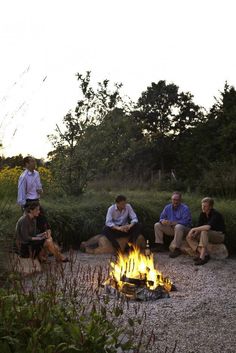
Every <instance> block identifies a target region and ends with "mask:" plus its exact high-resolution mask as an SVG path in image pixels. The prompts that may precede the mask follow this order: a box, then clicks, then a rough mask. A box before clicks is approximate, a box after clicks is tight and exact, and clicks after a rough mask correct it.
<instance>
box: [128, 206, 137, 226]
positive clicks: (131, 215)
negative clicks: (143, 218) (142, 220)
mask: <svg viewBox="0 0 236 353" xmlns="http://www.w3.org/2000/svg"><path fill="white" fill-rule="evenodd" d="M127 207H128V210H129V218H130V224H129V228H131V227H133V226H134V225H135V224H136V223H138V217H137V215H136V213H135V212H134V209H133V207H132V206H131V205H127Z"/></svg>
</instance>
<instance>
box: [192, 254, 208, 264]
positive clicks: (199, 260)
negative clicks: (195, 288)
mask: <svg viewBox="0 0 236 353" xmlns="http://www.w3.org/2000/svg"><path fill="white" fill-rule="evenodd" d="M209 260H210V256H209V255H206V256H205V258H204V259H201V258H199V259H198V260H197V261H195V263H194V265H195V266H202V265H205V264H206V263H207V262H208V261H209Z"/></svg>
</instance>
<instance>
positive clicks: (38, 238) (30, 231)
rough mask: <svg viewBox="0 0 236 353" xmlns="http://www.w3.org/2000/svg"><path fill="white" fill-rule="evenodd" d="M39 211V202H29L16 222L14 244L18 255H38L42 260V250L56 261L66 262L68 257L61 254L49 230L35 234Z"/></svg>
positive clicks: (34, 256)
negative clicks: (51, 255)
mask: <svg viewBox="0 0 236 353" xmlns="http://www.w3.org/2000/svg"><path fill="white" fill-rule="evenodd" d="M39 213H40V205H39V203H38V202H31V203H30V204H29V205H28V206H27V207H26V208H25V213H24V215H23V216H22V217H21V218H20V219H19V220H18V222H17V224H16V244H17V248H18V251H19V255H20V256H22V257H33V258H36V257H38V258H39V260H40V261H42V260H44V257H43V255H44V251H48V252H50V253H52V254H53V255H54V256H55V257H56V260H57V261H60V262H67V261H68V258H65V257H64V256H63V255H62V254H61V252H60V250H59V248H58V246H57V245H56V244H55V243H54V242H53V240H52V237H51V231H50V230H47V231H45V232H43V233H40V234H37V231H36V218H37V217H38V215H39Z"/></svg>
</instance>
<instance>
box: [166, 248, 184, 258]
mask: <svg viewBox="0 0 236 353" xmlns="http://www.w3.org/2000/svg"><path fill="white" fill-rule="evenodd" d="M181 254H182V251H181V250H180V249H179V248H175V250H174V251H172V252H171V253H170V255H169V257H171V258H172V259H174V258H175V257H178V256H179V255H181Z"/></svg>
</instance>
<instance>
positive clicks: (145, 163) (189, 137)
mask: <svg viewBox="0 0 236 353" xmlns="http://www.w3.org/2000/svg"><path fill="white" fill-rule="evenodd" d="M77 78H78V82H79V85H80V88H81V97H80V99H79V101H78V103H77V106H76V109H75V110H74V111H70V112H68V114H67V115H66V116H65V117H64V121H63V126H62V127H59V126H57V132H56V134H55V135H53V136H50V138H51V141H52V143H53V147H54V149H53V151H52V152H50V153H49V157H50V161H51V167H52V169H53V171H54V174H55V176H56V177H57V178H58V179H59V180H60V183H61V184H62V185H63V187H64V189H65V190H66V191H67V192H68V193H73V194H79V193H81V192H82V191H83V190H84V189H85V188H86V185H87V182H88V181H89V180H92V179H99V178H106V177H108V176H111V175H113V176H114V177H116V178H126V179H127V178H130V179H132V178H136V177H137V175H139V176H140V175H141V176H142V177H143V180H149V179H150V178H151V176H152V177H153V175H156V174H157V173H158V171H159V170H161V171H162V174H161V175H162V176H163V178H164V179H166V175H169V172H170V171H171V170H172V171H173V170H174V171H175V176H176V179H177V182H179V184H181V186H182V187H185V188H186V187H190V188H192V189H196V188H201V189H204V191H209V192H211V193H212V194H214V193H220V194H222V196H230V195H232V194H234V192H235V186H234V185H235V184H236V183H235V181H236V164H235V152H236V91H235V88H234V87H232V86H229V85H228V84H227V83H226V84H225V86H224V90H223V91H222V92H221V93H220V97H219V99H215V103H214V105H213V106H212V108H211V109H210V110H209V111H206V110H205V109H204V108H203V107H200V106H199V105H197V104H196V103H195V102H194V97H193V95H192V94H191V93H190V92H182V91H180V89H179V87H178V86H177V85H175V84H173V83H171V84H168V83H166V82H165V81H159V82H158V83H154V82H152V83H151V85H150V86H148V87H147V89H146V90H145V91H144V92H142V94H141V96H140V98H139V99H138V101H137V102H136V103H134V102H131V101H129V100H127V99H126V100H125V99H124V98H123V97H122V95H121V93H120V89H121V87H122V85H121V84H115V85H114V86H113V87H111V85H110V82H109V81H108V80H104V81H103V82H101V83H98V88H97V89H96V90H95V89H94V88H93V87H92V85H91V81H90V72H87V73H86V75H85V76H83V75H81V74H78V75H77ZM166 173H167V174H166ZM159 175H160V173H159ZM167 178H168V177H167ZM224 184H225V186H224V187H223V185H224ZM226 184H227V185H226Z"/></svg>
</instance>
